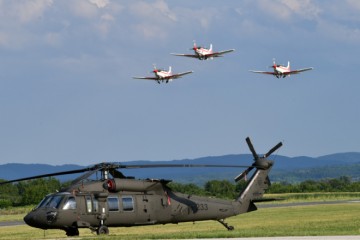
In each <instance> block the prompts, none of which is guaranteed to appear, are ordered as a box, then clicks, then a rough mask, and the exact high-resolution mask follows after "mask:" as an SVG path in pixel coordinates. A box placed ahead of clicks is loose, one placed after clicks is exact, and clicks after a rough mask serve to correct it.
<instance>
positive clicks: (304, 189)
mask: <svg viewBox="0 0 360 240" xmlns="http://www.w3.org/2000/svg"><path fill="white" fill-rule="evenodd" d="M1 181H3V180H0V182H1ZM68 184H69V182H67V183H63V184H62V183H61V182H60V181H59V180H57V179H56V178H52V177H51V178H45V179H44V178H43V179H36V180H32V181H24V182H19V183H16V184H4V185H1V186H0V208H6V207H13V206H26V205H35V204H38V203H39V202H40V201H41V199H42V198H43V197H44V196H46V195H47V194H49V193H53V192H56V191H57V190H59V189H61V188H62V187H63V186H65V185H68ZM246 184H247V182H245V181H241V182H239V183H237V184H233V183H232V182H230V181H228V180H211V181H208V182H206V183H205V184H204V186H203V187H199V186H198V185H196V184H192V183H188V184H182V183H177V182H171V183H169V184H168V186H169V187H170V188H171V189H172V190H173V191H176V192H182V193H186V194H194V195H201V196H213V197H219V198H225V199H234V198H236V197H237V196H238V195H239V193H240V192H241V190H242V189H244V187H245V185H246ZM311 192H330V193H331V192H360V181H353V180H352V179H351V178H350V177H346V176H342V177H339V178H332V179H323V180H306V181H303V182H300V183H293V184H292V183H288V182H276V183H272V184H271V186H270V188H269V189H268V190H267V193H311Z"/></svg>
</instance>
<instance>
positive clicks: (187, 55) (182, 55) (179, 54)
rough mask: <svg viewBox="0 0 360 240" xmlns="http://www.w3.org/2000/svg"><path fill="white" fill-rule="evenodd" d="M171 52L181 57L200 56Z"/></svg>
mask: <svg viewBox="0 0 360 240" xmlns="http://www.w3.org/2000/svg"><path fill="white" fill-rule="evenodd" d="M170 54H171V55H174V56H180V57H191V58H199V56H198V55H195V54H182V53H170Z"/></svg>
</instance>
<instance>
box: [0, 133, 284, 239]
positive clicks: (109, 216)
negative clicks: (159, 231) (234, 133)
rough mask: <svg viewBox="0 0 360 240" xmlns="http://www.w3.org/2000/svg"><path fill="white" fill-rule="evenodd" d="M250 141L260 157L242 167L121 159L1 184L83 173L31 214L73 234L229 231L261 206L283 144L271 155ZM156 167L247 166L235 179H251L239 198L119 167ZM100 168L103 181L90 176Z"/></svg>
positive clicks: (32, 220)
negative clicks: (187, 228)
mask: <svg viewBox="0 0 360 240" xmlns="http://www.w3.org/2000/svg"><path fill="white" fill-rule="evenodd" d="M246 142H247V145H248V147H249V149H250V151H251V153H252V155H253V157H254V162H253V164H252V165H251V166H239V165H232V166H231V165H195V164H194V165H193V164H155V165H123V164H119V163H100V164H96V165H94V166H91V167H86V168H83V169H77V170H72V171H64V172H57V173H50V174H43V175H38V176H33V177H27V178H21V179H15V180H10V181H6V182H1V183H0V185H1V184H7V183H13V182H19V181H25V180H31V179H36V178H43V177H52V176H59V175H66V174H75V173H83V174H82V175H81V176H80V177H78V178H76V179H75V180H73V181H72V183H71V185H70V186H69V187H66V188H64V189H61V190H60V191H59V192H56V193H51V194H49V195H47V196H45V197H44V199H43V200H42V201H41V202H40V203H39V204H38V205H37V206H36V207H35V208H34V209H33V210H32V211H31V212H29V213H28V214H27V215H26V216H25V217H24V221H25V223H26V224H28V225H29V226H31V227H35V228H40V229H44V230H47V229H60V230H64V231H65V232H66V235H67V236H78V235H79V228H89V229H90V230H91V231H93V232H96V233H97V234H98V235H102V234H109V227H131V226H140V225H154V224H167V223H174V224H176V223H180V222H195V221H203V220H215V221H218V222H219V223H221V224H222V225H223V226H224V227H225V228H226V229H228V230H233V229H234V227H233V226H230V225H228V224H227V223H226V222H225V219H226V218H228V217H231V216H235V215H238V214H243V213H247V212H251V211H255V210H257V207H256V205H255V203H256V202H262V201H269V200H275V199H264V198H262V197H263V194H264V192H265V190H266V189H268V187H269V186H270V184H271V183H270V179H269V172H270V170H271V168H272V166H273V164H274V162H273V161H271V160H268V157H269V156H270V155H271V154H272V153H273V152H275V151H276V150H277V149H279V148H280V147H281V146H282V142H279V143H278V144H277V145H275V146H274V147H273V148H271V149H270V150H269V151H268V152H267V153H266V154H265V155H263V156H259V155H258V154H257V153H256V151H255V149H254V147H253V145H252V142H251V140H250V138H249V137H247V138H246ZM154 167H163V168H170V167H219V168H222V167H231V168H234V167H241V168H247V169H246V170H245V171H243V172H242V173H241V174H239V175H238V176H236V177H235V179H234V180H235V182H238V181H240V180H242V179H245V180H246V178H247V175H248V174H249V173H250V172H251V171H252V170H253V169H255V171H254V172H253V173H252V175H251V177H250V178H249V180H248V181H247V184H246V186H245V188H244V189H243V190H242V191H241V192H240V193H239V195H238V197H237V198H236V199H234V200H224V199H217V198H212V197H211V198H210V197H201V196H195V195H188V194H183V193H178V192H174V191H172V190H171V188H170V187H169V186H168V185H167V184H168V183H169V182H171V180H165V179H135V178H134V177H128V176H125V175H124V174H123V173H122V172H120V171H119V170H118V169H138V168H154ZM98 172H100V173H101V174H100V175H101V176H100V179H99V180H92V179H90V178H89V177H90V176H91V175H93V174H95V173H98Z"/></svg>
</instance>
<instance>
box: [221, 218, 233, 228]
mask: <svg viewBox="0 0 360 240" xmlns="http://www.w3.org/2000/svg"><path fill="white" fill-rule="evenodd" d="M217 221H218V222H219V223H221V224H222V225H223V226H224V227H225V228H226V229H227V230H229V231H232V230H234V227H233V226H229V224H227V223H226V222H224V219H219V220H217Z"/></svg>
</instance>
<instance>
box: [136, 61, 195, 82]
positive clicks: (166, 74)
mask: <svg viewBox="0 0 360 240" xmlns="http://www.w3.org/2000/svg"><path fill="white" fill-rule="evenodd" d="M152 72H153V73H154V74H155V77H133V78H134V79H145V80H154V81H157V82H158V83H161V82H166V83H168V82H169V81H172V80H173V79H177V78H181V77H182V76H184V75H186V74H190V73H193V71H188V72H182V73H176V74H173V73H172V71H171V66H170V67H169V71H165V70H163V69H158V68H156V67H155V65H154V70H153V71H152Z"/></svg>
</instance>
